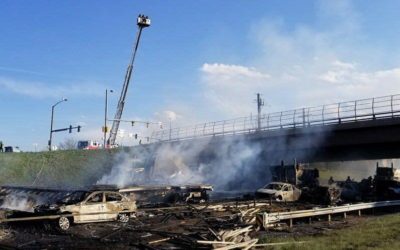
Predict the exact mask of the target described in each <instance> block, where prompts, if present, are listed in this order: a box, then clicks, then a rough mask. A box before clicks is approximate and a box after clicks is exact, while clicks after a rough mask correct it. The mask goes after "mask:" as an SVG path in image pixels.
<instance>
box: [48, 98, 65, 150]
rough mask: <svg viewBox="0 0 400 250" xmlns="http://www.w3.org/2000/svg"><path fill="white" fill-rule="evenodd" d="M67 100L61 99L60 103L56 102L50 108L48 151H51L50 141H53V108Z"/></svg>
mask: <svg viewBox="0 0 400 250" xmlns="http://www.w3.org/2000/svg"><path fill="white" fill-rule="evenodd" d="M66 101H67V98H63V99H61V101H58V102H57V103H56V104H54V105H53V106H51V121H50V139H49V151H51V141H52V139H53V132H54V131H53V118H54V108H55V107H56V106H57V105H58V104H60V103H62V102H66Z"/></svg>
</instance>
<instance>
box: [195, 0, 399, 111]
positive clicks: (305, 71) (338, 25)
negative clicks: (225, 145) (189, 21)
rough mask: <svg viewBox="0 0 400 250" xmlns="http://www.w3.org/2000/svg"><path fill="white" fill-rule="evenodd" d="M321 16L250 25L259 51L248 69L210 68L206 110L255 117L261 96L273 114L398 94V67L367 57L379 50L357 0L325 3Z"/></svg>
mask: <svg viewBox="0 0 400 250" xmlns="http://www.w3.org/2000/svg"><path fill="white" fill-rule="evenodd" d="M315 12H316V20H315V23H313V24H312V25H308V24H301V23H298V24H296V25H295V26H294V27H293V26H291V24H288V23H285V20H284V19H278V20H277V19H271V18H269V19H263V20H259V21H257V22H255V23H254V24H252V25H251V28H250V31H249V33H250V36H249V37H251V40H252V41H251V42H250V43H248V44H250V45H251V46H254V47H255V48H257V49H258V50H259V53H258V54H257V56H255V57H253V58H252V59H251V60H249V61H246V65H245V64H243V65H228V64H225V62H224V61H223V60H222V61H220V62H217V63H212V64H210V63H207V62H206V63H204V64H203V66H202V67H201V82H202V87H203V91H204V93H203V96H204V100H205V102H208V105H207V106H211V107H214V109H215V110H218V112H219V113H220V116H221V117H223V119H225V118H234V117H237V116H246V115H249V114H250V112H252V113H255V112H256V104H255V102H254V101H253V100H254V99H255V94H256V93H261V94H263V98H264V99H265V102H266V103H268V104H269V106H270V107H268V108H266V107H265V108H264V111H265V112H271V111H282V110H285V109H293V108H300V107H305V106H314V105H322V104H329V103H334V102H340V101H346V100H356V99H362V98H368V97H374V96H384V95H391V94H396V93H399V92H400V85H399V84H398V83H399V82H400V65H398V66H396V65H394V66H393V67H391V68H384V67H383V66H382V65H379V64H375V61H374V60H373V58H370V57H368V59H365V58H366V55H371V56H372V55H375V53H371V51H370V48H369V47H368V46H367V45H366V46H364V44H368V41H367V40H365V39H367V38H366V36H365V35H364V33H363V27H362V22H361V21H360V20H361V19H362V16H361V15H360V14H359V13H357V11H356V10H355V8H354V7H353V6H352V3H351V1H333V2H327V1H321V2H318V4H317V8H316V10H315ZM248 65H252V67H249V66H248Z"/></svg>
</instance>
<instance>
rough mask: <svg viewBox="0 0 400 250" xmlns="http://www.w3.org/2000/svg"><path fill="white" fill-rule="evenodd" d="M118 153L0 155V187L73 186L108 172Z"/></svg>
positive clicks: (57, 152)
mask: <svg viewBox="0 0 400 250" xmlns="http://www.w3.org/2000/svg"><path fill="white" fill-rule="evenodd" d="M121 150H122V149H118V150H106V151H105V150H93V151H88V150H65V151H53V152H37V153H0V185H6V184H11V185H35V186H46V187H49V186H50V187H72V186H73V187H77V186H84V185H87V184H92V183H95V182H96V181H97V180H98V179H99V178H100V177H101V176H102V175H103V174H105V173H108V172H109V171H110V169H111V167H112V164H113V158H114V155H116V154H117V153H118V152H120V151H121Z"/></svg>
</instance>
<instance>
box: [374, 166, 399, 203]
mask: <svg viewBox="0 0 400 250" xmlns="http://www.w3.org/2000/svg"><path fill="white" fill-rule="evenodd" d="M374 188H375V195H376V197H377V199H379V200H390V199H399V198H400V169H396V168H394V167H393V163H392V164H391V167H380V166H379V164H378V163H376V174H375V177H374Z"/></svg>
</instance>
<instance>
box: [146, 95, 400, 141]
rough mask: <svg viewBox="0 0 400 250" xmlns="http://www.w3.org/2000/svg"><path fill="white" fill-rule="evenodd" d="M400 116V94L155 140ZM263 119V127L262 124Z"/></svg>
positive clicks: (173, 132)
mask: <svg viewBox="0 0 400 250" xmlns="http://www.w3.org/2000/svg"><path fill="white" fill-rule="evenodd" d="M395 116H400V94H397V95H390V96H382V97H374V98H368V99H361V100H356V101H348V102H340V103H334V104H328V105H322V106H316V107H308V108H300V109H294V110H288V111H282V112H275V113H269V114H263V115H261V116H260V117H258V116H248V117H240V118H236V119H232V120H223V121H215V122H207V123H201V124H197V125H194V126H187V127H180V128H173V129H165V128H164V129H162V130H159V131H156V132H153V134H152V135H151V137H150V139H151V140H153V141H177V140H187V139H193V138H198V137H211V136H221V135H233V134H247V133H253V132H256V131H270V130H278V129H291V128H292V129H293V128H302V127H309V126H321V125H322V126H323V125H332V124H341V123H349V122H357V121H365V120H374V119H384V118H393V117H395ZM258 120H260V123H259V124H260V126H258Z"/></svg>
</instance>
